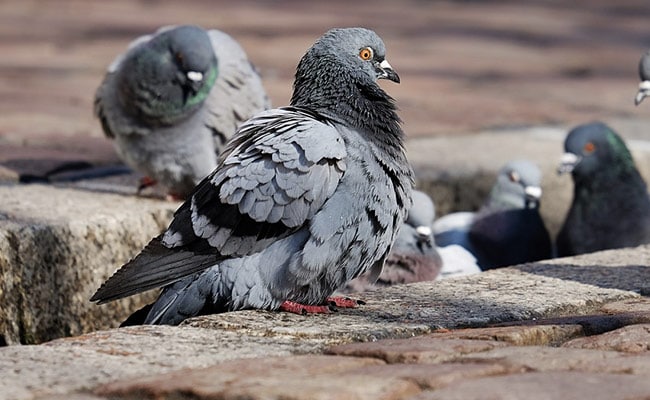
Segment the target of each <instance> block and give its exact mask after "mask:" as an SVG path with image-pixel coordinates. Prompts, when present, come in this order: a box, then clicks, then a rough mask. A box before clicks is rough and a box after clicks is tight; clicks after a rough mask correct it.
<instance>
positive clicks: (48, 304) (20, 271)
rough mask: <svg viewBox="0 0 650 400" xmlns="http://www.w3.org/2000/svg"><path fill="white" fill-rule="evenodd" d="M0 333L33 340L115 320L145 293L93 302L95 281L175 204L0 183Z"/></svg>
mask: <svg viewBox="0 0 650 400" xmlns="http://www.w3.org/2000/svg"><path fill="white" fill-rule="evenodd" d="M0 199H2V201H1V202H0V338H1V340H2V341H4V342H6V343H8V344H16V343H38V342H42V341H45V340H49V339H53V338H57V337H62V336H70V335H78V334H81V333H84V332H89V331H92V330H96V329H101V328H108V327H113V326H116V324H117V323H118V321H121V320H122V319H124V318H125V316H127V315H128V313H129V312H131V311H133V310H134V309H135V307H137V306H138V305H139V304H142V302H143V299H144V300H147V299H151V296H152V295H151V294H149V295H147V296H144V297H134V298H130V299H126V300H124V301H121V302H115V303H111V304H110V305H107V306H103V307H99V306H96V305H94V304H91V303H89V302H88V299H89V298H90V296H91V295H92V293H93V292H94V290H95V289H96V288H97V287H99V285H100V284H101V283H102V281H103V280H104V279H105V278H107V277H108V276H109V275H110V274H112V273H113V271H114V270H115V269H116V268H118V267H120V266H121V265H122V263H124V262H125V261H127V260H128V259H129V258H130V257H132V256H133V255H134V254H135V253H136V252H137V251H138V250H140V249H141V248H142V246H144V245H145V244H146V243H147V241H148V240H149V239H150V238H151V237H153V236H154V235H156V234H158V233H159V232H160V231H161V230H162V229H164V227H165V226H166V225H167V223H168V221H169V219H170V218H171V214H172V212H173V211H174V209H175V208H176V207H177V204H175V203H171V202H164V201H156V200H147V199H139V198H135V197H129V196H119V195H113V194H106V193H102V194H98V193H93V192H90V191H82V190H72V189H61V188H53V187H51V186H45V185H15V186H0Z"/></svg>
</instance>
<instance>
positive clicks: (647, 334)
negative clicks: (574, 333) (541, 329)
mask: <svg viewBox="0 0 650 400" xmlns="http://www.w3.org/2000/svg"><path fill="white" fill-rule="evenodd" d="M562 347H572V348H578V349H597V350H615V351H622V352H626V353H645V352H648V351H650V324H640V325H629V326H625V327H623V328H620V329H616V330H614V331H611V332H606V333H603V334H601V335H595V336H587V337H583V338H576V339H573V340H570V341H568V342H566V343H564V344H563V345H562Z"/></svg>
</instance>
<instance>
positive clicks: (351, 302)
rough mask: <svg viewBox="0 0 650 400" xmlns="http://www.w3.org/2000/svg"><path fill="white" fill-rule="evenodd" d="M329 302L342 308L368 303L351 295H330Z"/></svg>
mask: <svg viewBox="0 0 650 400" xmlns="http://www.w3.org/2000/svg"><path fill="white" fill-rule="evenodd" d="M327 302H328V303H329V304H330V305H332V306H336V307H340V308H357V307H359V306H362V305H364V304H366V302H365V301H362V300H357V299H351V298H349V297H341V296H334V297H328V298H327Z"/></svg>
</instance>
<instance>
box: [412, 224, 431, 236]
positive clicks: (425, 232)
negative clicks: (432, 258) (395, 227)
mask: <svg viewBox="0 0 650 400" xmlns="http://www.w3.org/2000/svg"><path fill="white" fill-rule="evenodd" d="M415 232H417V234H418V235H420V236H427V237H428V236H431V228H429V227H428V226H425V225H420V226H418V227H417V228H415Z"/></svg>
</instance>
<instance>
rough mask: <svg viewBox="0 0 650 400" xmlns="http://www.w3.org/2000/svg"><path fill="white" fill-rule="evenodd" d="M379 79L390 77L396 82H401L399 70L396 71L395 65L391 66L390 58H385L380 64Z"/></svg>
mask: <svg viewBox="0 0 650 400" xmlns="http://www.w3.org/2000/svg"><path fill="white" fill-rule="evenodd" d="M377 79H388V80H389V81H393V82H395V83H399V82H400V79H399V75H397V72H395V70H394V69H393V67H391V66H390V64H389V63H388V60H384V61H382V62H381V63H380V64H379V71H378V75H377Z"/></svg>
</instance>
